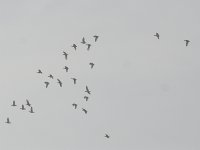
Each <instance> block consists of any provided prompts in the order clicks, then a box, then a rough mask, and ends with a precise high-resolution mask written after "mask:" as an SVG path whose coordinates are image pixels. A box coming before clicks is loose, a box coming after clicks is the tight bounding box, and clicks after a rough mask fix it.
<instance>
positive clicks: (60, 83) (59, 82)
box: [57, 79, 62, 87]
mask: <svg viewBox="0 0 200 150" xmlns="http://www.w3.org/2000/svg"><path fill="white" fill-rule="evenodd" d="M57 81H58V84H59V85H60V87H62V82H61V81H60V80H59V79H57Z"/></svg>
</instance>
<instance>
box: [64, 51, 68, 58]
mask: <svg viewBox="0 0 200 150" xmlns="http://www.w3.org/2000/svg"><path fill="white" fill-rule="evenodd" d="M63 55H64V56H65V59H66V60H67V56H68V54H67V53H66V52H64V51H63Z"/></svg>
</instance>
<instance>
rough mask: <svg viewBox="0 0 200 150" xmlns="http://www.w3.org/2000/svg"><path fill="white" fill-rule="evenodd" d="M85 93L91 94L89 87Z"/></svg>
mask: <svg viewBox="0 0 200 150" xmlns="http://www.w3.org/2000/svg"><path fill="white" fill-rule="evenodd" d="M85 92H86V93H88V94H91V91H90V90H89V88H88V86H86V90H85Z"/></svg>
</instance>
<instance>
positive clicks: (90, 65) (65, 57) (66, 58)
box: [37, 35, 110, 138]
mask: <svg viewBox="0 0 200 150" xmlns="http://www.w3.org/2000/svg"><path fill="white" fill-rule="evenodd" d="M93 38H94V42H97V41H98V39H99V36H98V35H94V36H93ZM80 43H81V44H83V45H85V46H86V48H87V51H89V50H90V48H91V46H92V44H90V43H87V42H86V40H85V38H84V37H83V38H82V40H81V42H80ZM71 47H72V48H73V49H74V50H75V51H76V50H77V47H78V46H77V44H72V46H71ZM63 55H64V59H65V60H68V55H69V54H68V53H67V52H65V51H63ZM88 65H89V67H90V68H91V69H93V68H94V65H95V64H94V63H93V62H89V63H88ZM63 69H64V70H65V72H66V73H68V72H69V67H68V66H64V67H63ZM37 73H38V74H43V72H42V70H41V69H38V71H37ZM47 77H48V78H50V79H55V78H54V76H53V75H52V74H49V75H48V76H47ZM70 79H71V80H72V81H73V84H74V85H75V84H77V78H74V77H73V78H70ZM56 80H57V83H58V85H59V86H60V87H62V86H63V82H62V81H61V80H60V79H58V78H56ZM44 84H45V88H48V87H49V86H50V82H49V81H44ZM84 92H85V93H86V94H85V96H84V97H83V98H84V99H85V101H86V102H87V101H88V100H89V95H91V90H90V89H89V87H88V86H87V85H86V86H85V91H84ZM72 107H74V109H77V108H78V104H77V103H73V104H72ZM82 111H83V112H84V113H85V114H87V113H88V110H87V109H85V108H82ZM105 137H106V138H110V135H108V134H105Z"/></svg>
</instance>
